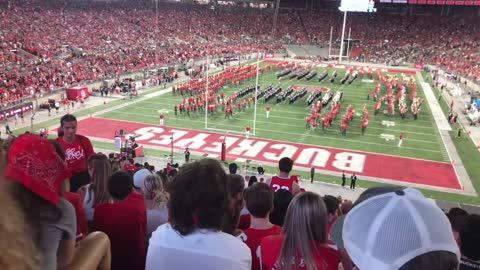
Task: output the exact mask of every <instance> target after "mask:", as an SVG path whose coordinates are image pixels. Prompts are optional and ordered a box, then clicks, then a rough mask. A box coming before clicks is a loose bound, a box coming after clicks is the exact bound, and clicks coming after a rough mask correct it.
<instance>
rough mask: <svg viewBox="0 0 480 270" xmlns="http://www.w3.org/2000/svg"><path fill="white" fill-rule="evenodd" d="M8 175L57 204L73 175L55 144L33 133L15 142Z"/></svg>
mask: <svg viewBox="0 0 480 270" xmlns="http://www.w3.org/2000/svg"><path fill="white" fill-rule="evenodd" d="M5 175H6V176H8V177H9V178H11V179H13V180H15V181H17V182H19V183H21V184H22V185H24V186H25V187H26V188H28V189H30V190H31V191H33V192H35V193H36V194H37V195H38V196H40V197H42V198H44V199H45V200H47V201H49V202H51V203H53V204H58V201H59V198H60V193H59V190H60V186H61V184H62V182H63V181H65V179H67V178H69V177H70V176H71V174H70V172H69V171H68V169H67V165H66V163H65V162H64V161H63V160H62V159H61V158H60V156H59V155H58V154H57V152H56V150H55V147H54V146H53V144H52V143H51V142H49V141H48V140H46V139H43V138H40V137H39V136H36V135H32V134H25V135H22V136H20V137H18V138H17V139H16V140H15V141H14V142H13V144H12V146H11V148H10V151H9V152H8V166H7V171H6V173H5Z"/></svg>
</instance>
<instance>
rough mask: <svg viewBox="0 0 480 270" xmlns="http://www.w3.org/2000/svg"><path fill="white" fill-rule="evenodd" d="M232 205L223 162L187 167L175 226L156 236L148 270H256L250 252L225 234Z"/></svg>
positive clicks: (173, 203) (173, 211)
mask: <svg viewBox="0 0 480 270" xmlns="http://www.w3.org/2000/svg"><path fill="white" fill-rule="evenodd" d="M228 205H229V200H228V188H227V175H226V174H225V172H224V170H223V168H222V166H221V165H220V163H219V162H218V161H216V160H212V159H203V160H200V161H196V162H192V163H188V164H185V165H183V166H182V168H181V169H180V171H179V172H178V174H177V175H176V177H175V181H174V182H173V183H172V186H171V188H170V200H169V202H168V208H169V217H170V223H167V224H164V225H162V226H160V227H158V229H157V230H156V231H155V232H153V234H152V237H151V238H150V244H149V247H148V254H147V263H146V270H153V269H158V267H159V266H168V267H169V268H170V269H182V270H190V269H198V267H199V266H201V267H202V268H203V269H231V270H247V269H251V255H250V250H249V249H248V247H247V246H246V245H245V244H243V243H242V242H241V241H239V240H238V239H236V238H235V237H233V236H231V235H229V234H226V233H223V232H221V230H222V228H223V218H224V216H225V214H226V209H228ZM186 258H188V259H186Z"/></svg>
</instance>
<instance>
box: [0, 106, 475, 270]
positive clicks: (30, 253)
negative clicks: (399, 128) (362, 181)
mask: <svg viewBox="0 0 480 270" xmlns="http://www.w3.org/2000/svg"><path fill="white" fill-rule="evenodd" d="M60 124H61V129H62V132H63V136H61V137H59V138H58V139H56V140H47V139H44V138H42V137H40V136H37V135H35V134H24V135H20V136H18V137H16V138H15V137H9V138H8V139H7V140H5V141H3V142H2V143H3V147H2V148H0V151H1V152H3V153H1V155H0V161H1V162H0V169H1V170H2V174H1V178H2V180H1V181H0V193H1V196H0V202H1V203H0V209H1V211H0V217H1V218H0V236H1V239H2V241H0V246H1V248H0V265H1V267H2V269H45V270H53V269H125V270H136V269H138V270H140V269H159V268H165V269H185V270H188V269H239V270H240V269H242V270H247V269H308V270H313V269H317V270H319V269H332V270H333V269H348V270H352V269H360V270H363V269H376V270H382V269H403V270H405V269H411V270H417V269H418V270H421V269H422V270H423V269H445V270H454V269H461V270H466V269H479V268H480V249H478V242H479V240H480V216H478V215H474V214H468V213H467V212H465V211H464V210H463V209H460V208H452V209H450V210H449V211H448V212H444V211H442V209H440V208H439V207H438V206H437V205H436V204H434V203H433V202H432V201H430V200H428V199H427V198H426V197H424V196H423V195H422V193H421V192H420V191H418V190H416V189H412V188H405V187H394V186H379V187H374V188H370V189H367V190H366V191H364V192H363V193H362V194H361V195H360V197H359V198H358V199H357V200H356V201H355V202H352V201H348V200H343V199H342V198H339V197H335V196H331V195H325V196H323V197H322V196H320V195H318V194H316V193H313V192H310V191H306V190H305V189H302V188H301V185H302V184H301V181H299V178H298V177H297V176H294V175H291V172H292V169H293V166H294V161H293V160H292V159H290V158H288V157H284V158H281V159H280V160H279V163H278V170H279V172H278V174H277V175H275V176H272V177H267V176H265V175H264V172H265V171H264V170H263V169H262V168H258V174H256V175H248V177H244V176H242V175H240V174H237V169H238V166H236V164H234V163H231V164H230V165H229V168H228V170H229V171H228V173H227V172H226V170H225V169H224V168H223V167H222V165H221V163H220V162H218V161H217V160H214V159H200V160H196V161H191V162H188V163H185V164H183V165H182V166H181V167H179V166H178V164H168V165H167V167H166V168H164V169H162V170H159V171H155V168H154V167H152V166H150V165H149V164H143V165H141V164H137V163H135V161H134V160H133V159H131V158H130V157H119V156H116V155H115V154H110V155H109V156H108V157H107V156H106V155H105V154H103V153H95V152H94V151H93V148H92V145H91V143H90V141H89V140H88V138H86V137H84V136H82V135H79V134H76V128H77V121H76V118H75V117H74V116H73V115H69V114H68V115H65V116H64V117H62V119H61V123H60ZM312 179H313V176H312ZM352 179H353V178H352ZM247 180H248V181H247ZM459 267H460V268H459Z"/></svg>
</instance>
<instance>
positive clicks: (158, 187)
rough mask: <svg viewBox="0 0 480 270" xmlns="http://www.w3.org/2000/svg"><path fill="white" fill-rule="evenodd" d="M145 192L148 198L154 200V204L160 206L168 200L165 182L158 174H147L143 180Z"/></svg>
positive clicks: (156, 206)
mask: <svg viewBox="0 0 480 270" xmlns="http://www.w3.org/2000/svg"><path fill="white" fill-rule="evenodd" d="M143 185H144V189H145V190H144V192H143V194H144V195H143V196H144V198H145V199H146V200H150V201H152V202H153V206H154V207H155V208H158V207H160V206H161V205H162V203H165V202H166V201H167V199H166V196H165V193H164V191H163V183H162V180H161V179H160V177H159V176H158V175H156V174H149V175H147V176H145V180H144V182H143Z"/></svg>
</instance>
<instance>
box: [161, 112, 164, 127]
mask: <svg viewBox="0 0 480 270" xmlns="http://www.w3.org/2000/svg"><path fill="white" fill-rule="evenodd" d="M164 122H165V115H163V113H161V114H160V126H163V123H164Z"/></svg>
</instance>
